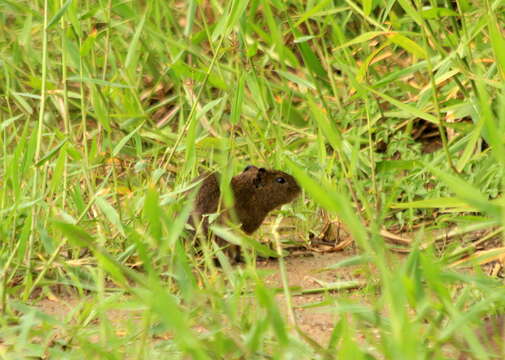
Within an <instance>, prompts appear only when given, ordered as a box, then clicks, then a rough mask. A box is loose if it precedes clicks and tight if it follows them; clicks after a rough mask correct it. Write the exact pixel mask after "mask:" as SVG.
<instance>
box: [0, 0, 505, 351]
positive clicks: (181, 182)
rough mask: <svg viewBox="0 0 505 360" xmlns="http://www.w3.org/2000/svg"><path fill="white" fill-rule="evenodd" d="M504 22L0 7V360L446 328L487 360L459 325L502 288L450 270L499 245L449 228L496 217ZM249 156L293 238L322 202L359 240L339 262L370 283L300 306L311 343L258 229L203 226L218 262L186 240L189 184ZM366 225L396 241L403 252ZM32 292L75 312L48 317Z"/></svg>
mask: <svg viewBox="0 0 505 360" xmlns="http://www.w3.org/2000/svg"><path fill="white" fill-rule="evenodd" d="M504 13H505V12H504V4H503V2H500V1H494V2H491V1H489V0H485V1H480V2H467V1H462V0H457V1H455V2H448V1H431V2H420V1H418V0H415V1H410V0H398V1H375V2H374V1H369V0H364V1H362V2H353V1H351V0H346V1H342V2H337V1H319V2H317V1H308V2H305V1H297V0H293V1H273V0H272V1H268V0H263V1H259V0H256V1H245V0H234V1H230V2H227V1H188V2H183V1H169V2H167V1H159V0H153V1H147V2H138V1H116V0H107V1H106V0H98V1H89V0H81V1H76V0H74V1H72V0H66V1H63V0H43V1H42V0H35V1H23V0H21V1H11V0H4V1H2V2H0V34H1V36H0V64H1V71H0V79H1V82H0V143H1V145H0V148H1V159H0V161H1V165H0V175H1V176H0V238H1V243H0V266H1V272H0V309H1V311H2V314H3V316H1V317H0V356H1V357H2V358H6V359H19V358H28V357H33V358H69V359H70V358H75V359H81V358H83V356H84V357H86V358H97V359H102V358H107V359H124V358H132V359H157V358H160V359H165V358H196V359H207V358H209V359H216V358H226V359H234V358H246V359H249V358H276V359H277V358H282V359H284V358H324V359H327V358H341V359H360V358H362V359H368V358H377V359H425V358H426V359H428V358H430V359H431V358H437V359H442V358H444V356H445V358H447V357H449V358H450V356H453V355H454V354H456V353H457V351H456V352H455V351H454V348H458V347H461V344H463V343H464V344H466V346H468V347H469V349H470V351H471V352H472V353H473V354H475V357H476V358H479V359H485V358H488V356H487V355H486V349H485V348H484V347H483V346H482V344H481V343H480V342H479V340H478V339H477V338H476V337H475V335H474V333H473V331H471V329H472V328H473V327H474V325H475V324H476V323H478V322H479V319H481V318H482V316H484V315H486V314H493V313H497V312H500V311H501V310H502V309H503V305H504V304H503V299H504V296H503V295H504V291H505V290H504V289H503V286H502V282H501V281H499V280H497V279H494V278H491V277H487V276H485V275H483V274H482V272H481V271H480V269H479V268H478V267H477V266H476V267H475V272H471V273H469V272H462V271H461V270H460V269H459V268H458V263H457V261H458V260H459V259H461V258H462V257H463V256H467V258H466V260H465V261H466V262H465V263H463V264H465V265H470V266H471V265H472V264H476V263H477V262H478V261H481V260H483V259H484V257H487V258H489V257H491V258H496V259H501V258H502V256H503V248H501V247H498V248H497V249H495V250H494V252H491V253H490V252H481V251H476V250H477V247H476V245H473V244H472V243H468V242H465V241H464V239H465V235H466V236H467V237H468V236H470V237H473V238H476V237H481V238H482V239H483V240H485V238H486V236H488V235H489V237H491V236H493V235H494V236H495V237H496V235H499V236H501V234H502V231H501V229H502V226H503V224H504V215H503V206H502V200H501V197H500V195H501V193H502V187H503V180H504V173H503V169H504V166H505V150H504V145H503V143H504V138H503V133H504V130H505V89H504V85H503V84H504V83H505V81H504V80H505V39H504V31H505V29H504V27H503V23H504V20H505V19H504V15H503V14H504ZM423 126H424V127H427V128H429V129H431V131H432V132H433V137H432V138H430V139H435V140H437V141H439V142H440V148H439V149H438V150H437V151H435V152H432V153H430V152H427V151H424V150H423V149H422V145H421V143H420V142H419V141H418V138H417V137H416V135H415V134H416V131H417V130H418V129H421V128H422V127H423ZM417 133H418V134H420V133H421V132H420V131H417ZM424 134H426V132H424ZM435 140H430V141H431V142H434V141H435ZM383 145H385V147H384V146H383ZM425 145H426V144H425ZM248 163H254V164H259V165H262V166H268V167H272V168H279V169H287V170H288V171H290V172H291V173H293V174H294V175H295V177H296V178H297V179H298V180H299V182H300V184H301V185H302V187H303V188H304V190H305V193H304V197H303V199H302V200H299V201H297V202H295V203H294V204H293V205H292V206H289V207H288V210H287V211H283V212H282V213H281V214H282V215H283V216H292V217H293V218H294V219H295V220H294V221H293V222H294V223H295V224H296V229H297V230H296V231H293V232H292V233H290V234H289V237H290V239H291V240H293V239H295V240H302V241H304V242H306V241H308V239H309V233H310V232H317V231H318V229H320V228H321V226H322V224H321V219H320V218H319V217H318V216H315V214H318V213H319V212H320V211H321V210H320V208H322V209H324V210H323V211H328V212H329V213H331V214H333V215H335V216H337V217H338V218H339V219H340V220H341V221H342V222H343V223H344V224H345V226H346V227H347V229H348V230H349V231H350V233H351V235H352V237H353V239H354V240H355V242H356V244H357V245H358V249H359V250H358V252H359V255H357V257H356V258H355V259H350V260H349V261H348V262H343V263H339V264H335V266H334V268H339V267H345V266H346V264H347V263H353V264H360V266H362V267H363V269H365V272H364V273H365V274H367V276H368V277H367V279H366V281H367V282H369V283H370V284H371V285H370V286H371V287H372V289H380V291H379V292H378V291H376V290H371V291H367V290H358V293H359V295H361V296H360V299H358V300H356V298H355V297H349V296H348V293H347V292H345V291H337V292H330V291H326V295H325V298H326V299H327V300H326V301H325V302H324V303H321V304H317V303H315V304H311V306H313V307H315V308H317V309H318V310H319V311H325V312H328V314H337V315H338V319H339V320H338V321H337V322H336V323H335V327H334V330H333V332H332V334H331V337H330V340H329V342H328V343H323V342H321V341H318V340H319V339H313V338H311V336H310V334H307V333H304V332H303V331H302V330H301V329H300V328H299V327H298V326H297V324H296V322H297V320H296V316H287V317H286V316H284V312H283V311H282V309H281V307H280V305H279V304H280V302H278V301H277V300H276V299H277V295H276V294H277V292H276V290H275V289H271V288H270V287H269V286H268V285H267V283H266V282H265V274H264V273H263V272H262V271H259V270H258V269H257V267H256V264H255V261H254V256H253V255H254V251H256V250H257V251H260V252H261V251H262V247H261V246H260V245H258V244H257V243H256V242H254V241H251V240H250V239H243V238H241V236H240V235H236V234H233V233H229V232H228V231H226V230H221V231H224V233H223V234H224V235H223V237H225V238H227V239H229V240H230V241H232V242H239V243H242V244H243V246H244V249H245V251H246V264H245V265H244V266H242V267H236V266H235V267H234V266H231V265H230V264H229V263H227V258H226V257H225V256H224V255H223V253H222V252H221V251H220V249H218V248H216V247H214V246H213V245H212V244H204V252H203V256H194V254H193V253H192V252H191V251H189V249H190V244H189V242H188V241H185V240H184V239H185V237H184V234H183V230H184V224H185V222H186V219H187V217H188V216H189V212H190V209H191V201H188V199H187V198H184V197H182V196H181V194H182V193H184V192H185V191H186V190H187V189H188V187H189V186H190V180H191V179H192V178H193V177H194V176H195V175H196V174H198V173H199V172H200V171H202V170H206V169H213V170H219V171H220V172H221V173H222V174H223V178H224V179H229V178H230V177H231V176H233V174H235V173H236V172H237V171H239V170H240V169H241V168H243V167H244V166H245V164H248ZM420 225H421V226H420ZM384 229H393V230H397V231H399V232H405V233H408V237H409V239H410V246H409V247H408V249H407V250H408V255H407V256H406V258H405V259H403V260H402V261H401V262H397V261H395V260H394V259H395V257H394V256H392V253H391V251H390V248H391V247H392V246H391V245H390V244H389V243H388V242H385V241H384V237H383V234H384V232H383V230H384ZM433 230H437V231H438V232H437V231H433ZM476 230H478V232H476ZM449 232H450V233H451V234H452V233H455V234H456V233H457V234H458V236H459V237H457V238H456V239H455V240H454V239H453V238H451V240H452V241H450V242H447V241H445V242H444V241H443V240H444V239H443V237H442V236H441V237H438V238H437V236H438V234H440V233H449ZM406 236H407V235H406ZM274 237H276V239H277V241H278V244H280V239H279V238H278V234H276V235H275V236H274ZM440 240H442V241H440ZM500 241H501V239H500ZM277 250H278V252H280V251H281V249H280V248H279V247H278V249H277ZM263 251H266V250H264V249H263ZM468 255H470V256H469V257H468ZM215 256H217V257H219V259H220V261H221V263H222V267H221V268H217V267H216V266H215V265H214V261H213V258H214V257H215ZM459 264H461V263H459ZM279 266H280V271H281V273H282V274H283V279H284V282H283V284H284V293H283V294H284V297H285V298H287V299H289V298H290V296H292V293H291V291H292V289H289V288H288V287H287V281H286V277H287V276H289V274H286V271H285V270H286V269H285V267H284V266H285V265H284V262H283V261H280V262H279ZM65 294H66V295H65ZM45 298H50V299H60V300H59V301H60V304H62V306H63V304H64V303H65V302H68V303H69V304H70V305H71V310H70V311H68V313H64V316H59V317H58V316H50V315H47V314H46V313H44V312H43V311H42V310H41V309H40V306H39V304H40V301H41V300H42V299H45ZM286 303H287V304H289V307H290V309H289V311H288V312H287V313H288V314H291V315H293V309H292V306H293V305H292V303H291V302H290V301H289V300H288V301H287V302H286ZM118 311H124V312H125V313H127V314H130V315H128V316H127V317H126V318H125V319H124V321H122V322H121V324H122V325H121V328H119V327H118V325H117V324H118V323H117V322H116V321H111V317H114V315H113V314H116V313H117V312H118ZM111 314H112V315H111ZM329 316H330V315H329ZM113 320H114V319H113ZM296 330H297V331H296ZM358 335H359V337H358ZM358 338H359V340H358Z"/></svg>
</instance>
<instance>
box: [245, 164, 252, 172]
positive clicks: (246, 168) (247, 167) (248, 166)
mask: <svg viewBox="0 0 505 360" xmlns="http://www.w3.org/2000/svg"><path fill="white" fill-rule="evenodd" d="M252 167H253V165H247V166H246V167H245V169H244V171H247V170H249V169H250V168H252Z"/></svg>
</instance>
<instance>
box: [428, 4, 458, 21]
mask: <svg viewBox="0 0 505 360" xmlns="http://www.w3.org/2000/svg"><path fill="white" fill-rule="evenodd" d="M421 15H422V17H423V18H425V19H438V18H440V17H443V16H459V14H458V13H457V12H456V11H454V10H452V9H447V8H439V7H434V8H431V9H427V10H422V11H421Z"/></svg>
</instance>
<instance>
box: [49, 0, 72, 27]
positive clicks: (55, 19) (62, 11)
mask: <svg viewBox="0 0 505 360" xmlns="http://www.w3.org/2000/svg"><path fill="white" fill-rule="evenodd" d="M71 3H72V0H67V1H66V2H65V3H64V4H63V6H62V7H61V8H60V10H58V12H57V13H56V14H55V15H54V16H53V17H52V19H51V20H49V22H48V23H47V27H46V30H47V29H49V28H50V27H51V26H53V25H54V24H56V23H57V22H58V20H60V19H61V17H62V16H63V14H65V12H66V11H67V8H68V6H69V5H70V4H71Z"/></svg>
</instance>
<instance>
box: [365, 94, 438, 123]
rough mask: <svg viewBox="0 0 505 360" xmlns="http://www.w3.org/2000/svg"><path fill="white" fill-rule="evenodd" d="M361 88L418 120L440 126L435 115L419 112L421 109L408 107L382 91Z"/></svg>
mask: <svg viewBox="0 0 505 360" xmlns="http://www.w3.org/2000/svg"><path fill="white" fill-rule="evenodd" d="M361 86H362V87H363V88H365V89H367V90H368V91H371V92H373V93H374V94H376V95H378V96H380V97H381V98H383V99H384V100H387V101H389V102H390V103H391V104H393V105H395V106H397V107H398V108H400V109H401V110H403V111H406V112H408V113H410V114H412V115H414V116H416V117H418V118H421V119H424V120H426V121H429V122H431V123H433V124H436V125H438V119H437V118H436V117H435V116H433V115H431V114H428V113H426V112H424V111H421V110H419V109H418V108H417V107H415V106H412V105H408V104H404V103H403V102H401V101H399V100H396V99H395V98H392V97H391V96H389V95H386V94H384V93H381V92H380V91H377V90H375V89H373V88H371V87H369V86H367V85H365V84H361Z"/></svg>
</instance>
